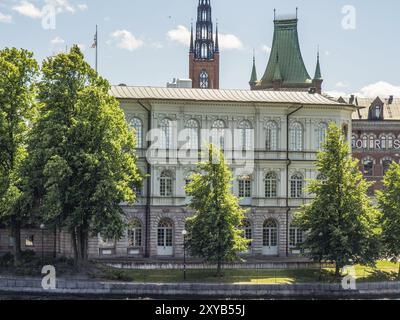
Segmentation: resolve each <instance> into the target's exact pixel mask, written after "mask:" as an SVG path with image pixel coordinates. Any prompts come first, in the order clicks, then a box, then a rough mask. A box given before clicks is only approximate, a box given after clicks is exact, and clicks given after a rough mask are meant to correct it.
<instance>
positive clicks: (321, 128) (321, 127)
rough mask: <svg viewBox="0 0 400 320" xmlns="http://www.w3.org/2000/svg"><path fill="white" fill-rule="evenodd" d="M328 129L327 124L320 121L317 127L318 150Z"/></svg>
mask: <svg viewBox="0 0 400 320" xmlns="http://www.w3.org/2000/svg"><path fill="white" fill-rule="evenodd" d="M327 131H328V125H327V124H326V123H323V122H322V123H320V124H318V127H317V149H318V150H320V149H321V148H322V146H323V144H324V143H325V138H326V132H327Z"/></svg>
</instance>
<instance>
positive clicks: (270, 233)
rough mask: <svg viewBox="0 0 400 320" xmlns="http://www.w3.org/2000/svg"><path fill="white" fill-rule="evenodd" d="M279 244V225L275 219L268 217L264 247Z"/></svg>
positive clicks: (264, 231)
mask: <svg viewBox="0 0 400 320" xmlns="http://www.w3.org/2000/svg"><path fill="white" fill-rule="evenodd" d="M277 245H278V225H277V223H276V222H275V220H273V219H268V220H266V221H265V222H264V226H263V247H276V246H277Z"/></svg>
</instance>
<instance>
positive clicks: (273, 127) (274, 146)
mask: <svg viewBox="0 0 400 320" xmlns="http://www.w3.org/2000/svg"><path fill="white" fill-rule="evenodd" d="M266 131H267V132H266V145H265V147H266V149H267V151H276V150H278V126H277V124H276V123H275V122H274V121H270V122H268V123H267V127H266Z"/></svg>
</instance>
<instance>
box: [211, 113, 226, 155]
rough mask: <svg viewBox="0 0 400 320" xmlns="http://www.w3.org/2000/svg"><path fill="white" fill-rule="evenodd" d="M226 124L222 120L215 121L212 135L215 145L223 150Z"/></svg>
mask: <svg viewBox="0 0 400 320" xmlns="http://www.w3.org/2000/svg"><path fill="white" fill-rule="evenodd" d="M225 128H226V126H225V122H224V121H222V120H217V121H214V123H213V125H212V130H211V135H212V140H213V143H215V144H216V145H217V146H218V147H220V148H221V149H224V148H225Z"/></svg>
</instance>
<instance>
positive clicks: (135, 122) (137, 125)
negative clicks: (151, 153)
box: [129, 117, 143, 149]
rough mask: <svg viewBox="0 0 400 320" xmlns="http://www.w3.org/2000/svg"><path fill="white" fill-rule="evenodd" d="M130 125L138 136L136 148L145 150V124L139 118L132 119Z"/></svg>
mask: <svg viewBox="0 0 400 320" xmlns="http://www.w3.org/2000/svg"><path fill="white" fill-rule="evenodd" d="M129 125H130V126H131V127H132V128H133V129H135V134H136V147H137V148H138V149H141V148H143V123H142V120H140V119H139V118H136V117H135V118H132V119H131V121H130V122H129Z"/></svg>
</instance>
